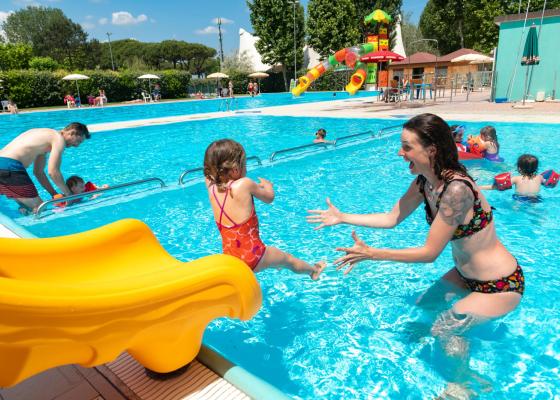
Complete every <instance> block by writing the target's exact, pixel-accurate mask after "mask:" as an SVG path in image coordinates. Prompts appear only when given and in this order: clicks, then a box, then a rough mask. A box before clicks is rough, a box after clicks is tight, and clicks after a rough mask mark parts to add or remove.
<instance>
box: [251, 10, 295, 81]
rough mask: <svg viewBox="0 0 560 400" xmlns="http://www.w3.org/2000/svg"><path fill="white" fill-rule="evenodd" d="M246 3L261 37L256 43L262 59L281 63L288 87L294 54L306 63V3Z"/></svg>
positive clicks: (272, 62) (256, 33)
mask: <svg viewBox="0 0 560 400" xmlns="http://www.w3.org/2000/svg"><path fill="white" fill-rule="evenodd" d="M247 6H248V7H249V10H250V11H251V24H252V26H253V30H254V33H255V35H256V36H258V37H259V40H258V41H257V42H256V43H255V47H256V48H257V50H258V52H259V53H260V54H261V56H262V60H263V62H265V63H267V64H271V65H276V64H281V65H282V75H283V77H284V87H285V89H286V90H288V81H287V71H288V68H290V67H293V66H294V64H293V63H294V57H295V58H296V62H297V64H298V65H302V64H303V45H304V36H305V32H304V15H303V14H304V12H303V7H302V6H301V4H299V3H298V4H296V5H295V6H294V5H293V4H292V3H291V2H289V1H288V0H253V1H249V0H248V1H247ZM294 9H295V24H294ZM294 27H295V43H294ZM294 47H295V49H294ZM294 50H295V54H294Z"/></svg>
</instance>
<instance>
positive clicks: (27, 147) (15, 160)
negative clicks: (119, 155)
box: [0, 122, 90, 213]
mask: <svg viewBox="0 0 560 400" xmlns="http://www.w3.org/2000/svg"><path fill="white" fill-rule="evenodd" d="M89 137H90V134H89V131H88V129H87V127H86V126H85V125H84V124H82V123H79V122H73V123H71V124H70V125H68V126H67V127H66V128H64V129H63V130H61V131H60V132H59V131H56V130H54V129H48V128H38V129H30V130H28V131H25V132H23V133H22V134H20V135H19V136H17V137H16V138H15V139H13V140H12V141H11V142H10V143H8V144H7V145H6V146H5V147H4V148H3V149H2V150H0V194H2V195H4V196H6V197H8V198H10V199H14V200H15V201H17V202H18V204H20V206H23V208H20V211H22V212H24V213H25V212H26V211H33V212H35V211H37V207H39V205H40V204H41V203H42V202H43V200H42V199H41V198H40V197H39V193H38V192H37V188H36V187H35V185H34V184H33V182H32V181H31V178H30V176H29V174H28V173H27V171H26V168H27V167H29V166H30V165H31V164H33V174H34V175H35V177H36V178H37V180H38V181H39V183H40V184H41V186H43V187H44V188H45V190H46V191H47V192H49V193H50V195H51V196H54V195H55V194H57V191H56V190H55V189H54V187H53V185H52V184H51V182H50V181H49V178H48V177H47V174H46V173H45V166H47V154H48V153H50V157H49V161H48V166H47V171H48V176H49V177H50V178H51V179H52V181H53V182H54V184H55V185H56V187H57V188H58V189H59V190H60V192H61V193H62V194H63V195H64V196H70V195H71V194H72V192H71V191H70V189H69V188H68V186H66V183H65V182H64V177H63V176H62V173H61V172H60V164H61V162H62V153H63V152H64V149H65V148H66V147H78V146H79V145H80V144H81V143H82V142H83V141H84V140H85V139H89Z"/></svg>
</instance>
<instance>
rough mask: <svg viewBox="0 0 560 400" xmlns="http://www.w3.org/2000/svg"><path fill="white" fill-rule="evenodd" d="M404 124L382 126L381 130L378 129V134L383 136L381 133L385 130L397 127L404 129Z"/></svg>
mask: <svg viewBox="0 0 560 400" xmlns="http://www.w3.org/2000/svg"><path fill="white" fill-rule="evenodd" d="M403 125H404V124H399V125H391V126H386V127H384V128H381V129H380V130H378V131H377V136H381V134H382V133H383V132H386V131H392V130H393V129H397V128H398V129H402V127H403Z"/></svg>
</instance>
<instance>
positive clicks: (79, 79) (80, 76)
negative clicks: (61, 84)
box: [62, 74, 89, 100]
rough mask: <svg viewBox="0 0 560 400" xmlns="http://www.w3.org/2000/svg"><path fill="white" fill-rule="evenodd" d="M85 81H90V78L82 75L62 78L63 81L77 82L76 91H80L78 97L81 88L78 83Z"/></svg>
mask: <svg viewBox="0 0 560 400" xmlns="http://www.w3.org/2000/svg"><path fill="white" fill-rule="evenodd" d="M84 79H89V76H86V75H82V74H70V75H66V76H65V77H64V78H62V80H63V81H76V89H77V90H78V97H80V87H79V86H78V81H83V80H84ZM80 100H81V99H80Z"/></svg>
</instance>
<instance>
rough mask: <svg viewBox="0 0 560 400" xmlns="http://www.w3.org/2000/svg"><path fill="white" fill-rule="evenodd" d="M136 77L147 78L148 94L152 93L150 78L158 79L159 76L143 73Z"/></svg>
mask: <svg viewBox="0 0 560 400" xmlns="http://www.w3.org/2000/svg"><path fill="white" fill-rule="evenodd" d="M138 79H147V80H148V94H151V93H152V79H159V76H157V75H154V74H144V75H140V76H139V77H138Z"/></svg>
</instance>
